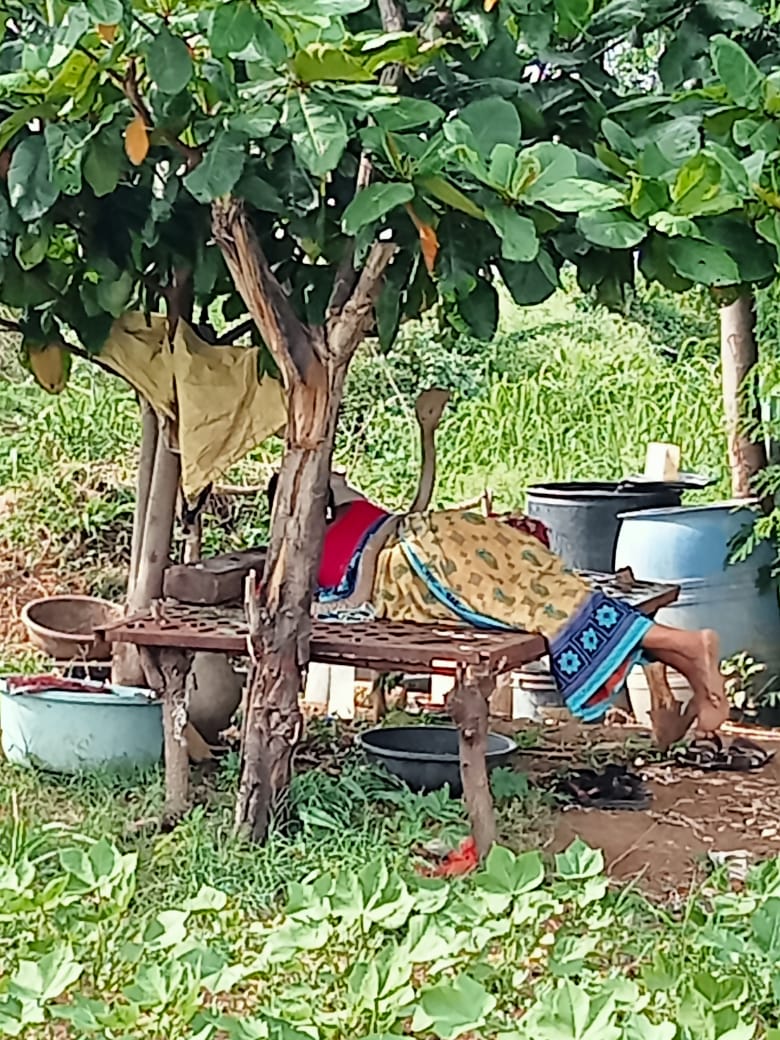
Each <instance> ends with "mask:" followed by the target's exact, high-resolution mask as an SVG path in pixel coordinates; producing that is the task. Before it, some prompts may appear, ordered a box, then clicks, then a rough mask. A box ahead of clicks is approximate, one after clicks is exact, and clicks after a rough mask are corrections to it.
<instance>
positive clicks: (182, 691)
mask: <svg viewBox="0 0 780 1040" xmlns="http://www.w3.org/2000/svg"><path fill="white" fill-rule="evenodd" d="M192 657H193V655H192V654H191V653H189V652H188V651H186V650H179V649H175V648H169V647H163V648H160V649H159V650H156V649H155V650H152V649H151V648H148V647H143V648H142V650H141V660H142V662H143V666H144V672H145V673H146V680H147V682H148V683H149V686H150V687H151V688H152V689H153V690H154V691H155V692H156V693H157V694H158V696H159V697H160V698H161V699H162V707H163V731H164V736H165V816H166V818H167V819H168V820H176V819H178V818H179V817H180V816H182V815H183V814H184V813H185V812H186V811H187V809H189V807H190V760H189V754H188V752H187V736H186V730H187V722H188V711H187V674H188V672H189V670H190V668H191V666H192Z"/></svg>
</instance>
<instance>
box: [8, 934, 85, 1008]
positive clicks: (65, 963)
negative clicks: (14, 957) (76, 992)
mask: <svg viewBox="0 0 780 1040" xmlns="http://www.w3.org/2000/svg"><path fill="white" fill-rule="evenodd" d="M83 970H84V965H83V964H79V963H78V962H77V961H76V960H75V959H74V956H73V950H72V949H71V948H70V946H67V945H65V944H63V945H60V946H56V947H55V948H54V949H53V950H51V952H50V953H45V954H44V955H43V956H42V957H39V958H37V959H36V960H34V961H28V960H22V961H20V962H19V967H18V968H17V969H16V971H15V972H14V974H13V976H12V977H11V980H10V983H9V990H10V992H11V995H12V996H14V997H22V998H23V999H25V998H26V999H27V1000H34V1001H35V1002H36V1003H39V1004H44V1003H46V1002H47V1001H50V1000H54V999H55V998H56V997H59V996H61V994H63V993H64V992H65V990H67V988H68V987H69V986H72V985H73V983H74V982H75V981H76V980H77V979H78V978H79V977H80V976H81V973H82V971H83Z"/></svg>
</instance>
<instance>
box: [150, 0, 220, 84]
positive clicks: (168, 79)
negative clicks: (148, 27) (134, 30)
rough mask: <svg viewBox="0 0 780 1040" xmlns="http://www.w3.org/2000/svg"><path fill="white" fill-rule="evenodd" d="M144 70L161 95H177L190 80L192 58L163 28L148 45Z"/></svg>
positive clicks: (175, 38)
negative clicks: (145, 69)
mask: <svg viewBox="0 0 780 1040" xmlns="http://www.w3.org/2000/svg"><path fill="white" fill-rule="evenodd" d="M228 6H230V5H228ZM146 68H147V70H148V72H149V75H150V76H151V78H152V80H153V82H154V83H155V84H156V86H157V88H158V89H159V90H161V91H162V93H163V94H179V93H180V92H181V91H182V90H184V88H185V87H186V86H187V84H188V83H189V82H190V80H191V79H192V72H193V67H192V58H191V57H190V52H189V51H188V50H187V44H186V43H185V42H184V40H183V39H182V38H181V37H180V36H174V35H173V34H172V33H170V32H169V31H168V30H167V29H166V28H165V26H163V27H162V28H161V29H160V30H159V32H158V33H157V35H156V36H155V38H154V39H153V40H152V42H151V43H150V44H149V48H148V50H147V52H146Z"/></svg>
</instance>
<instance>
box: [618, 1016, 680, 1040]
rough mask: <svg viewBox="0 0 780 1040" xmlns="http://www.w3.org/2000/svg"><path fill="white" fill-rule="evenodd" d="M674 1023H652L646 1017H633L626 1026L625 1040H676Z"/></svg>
mask: <svg viewBox="0 0 780 1040" xmlns="http://www.w3.org/2000/svg"><path fill="white" fill-rule="evenodd" d="M676 1035H677V1026H676V1025H675V1023H674V1022H651V1021H650V1019H649V1018H648V1017H647V1016H646V1015H631V1016H630V1017H629V1019H628V1021H627V1022H626V1024H625V1026H624V1032H623V1040H674V1038H675V1036H676Z"/></svg>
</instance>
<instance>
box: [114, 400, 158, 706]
mask: <svg viewBox="0 0 780 1040" xmlns="http://www.w3.org/2000/svg"><path fill="white" fill-rule="evenodd" d="M140 406H141V450H140V452H139V455H138V474H137V476H136V487H135V510H134V512H133V534H132V540H131V543H130V568H129V571H128V576H127V594H126V597H125V603H126V607H127V611H128V612H129V611H130V604H131V602H132V599H133V590H134V588H135V584H136V580H137V577H138V568H139V565H140V561H141V553H142V551H143V541H144V531H145V529H146V515H147V512H148V509H149V491H150V488H151V485H152V474H153V472H154V462H155V457H156V454H157V439H158V438H157V434H158V429H159V427H158V423H157V416H156V415H155V414H154V410H153V409H152V407H151V405H150V404H149V403H148V402H147V401H146V400H144V398H140ZM111 679H112V681H113V682H115V683H117V684H119V685H126V686H141V685H143V683H144V670H143V665H142V663H141V658H140V655H139V653H138V648H137V647H135V646H133V645H132V643H117V644H116V646H115V647H114V651H113V654H112V661H111Z"/></svg>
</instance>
